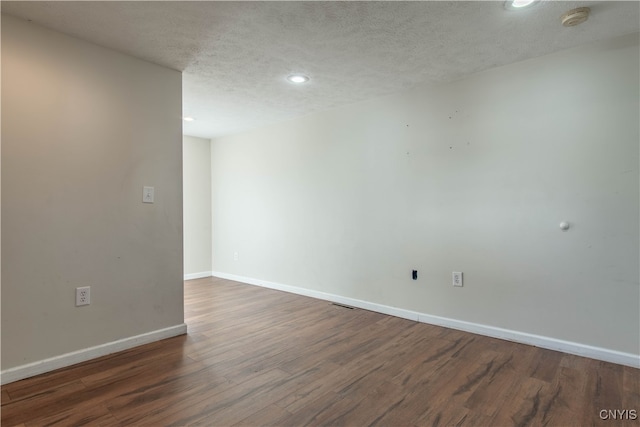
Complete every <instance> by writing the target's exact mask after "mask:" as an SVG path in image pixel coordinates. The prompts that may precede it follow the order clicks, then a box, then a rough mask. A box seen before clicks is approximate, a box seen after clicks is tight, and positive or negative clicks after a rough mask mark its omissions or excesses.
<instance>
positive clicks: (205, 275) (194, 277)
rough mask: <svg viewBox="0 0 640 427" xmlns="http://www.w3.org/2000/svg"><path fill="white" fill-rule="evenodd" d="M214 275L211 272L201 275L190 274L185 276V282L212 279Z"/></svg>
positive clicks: (201, 273) (203, 272) (204, 272)
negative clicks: (205, 278)
mask: <svg viewBox="0 0 640 427" xmlns="http://www.w3.org/2000/svg"><path fill="white" fill-rule="evenodd" d="M212 275H213V273H212V272H211V271H202V272H200V273H189V274H185V275H184V280H193V279H202V278H204V277H211V276H212Z"/></svg>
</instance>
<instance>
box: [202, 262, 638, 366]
mask: <svg viewBox="0 0 640 427" xmlns="http://www.w3.org/2000/svg"><path fill="white" fill-rule="evenodd" d="M211 275H212V276H213V277H219V278H221V279H228V280H235V281H237V282H242V283H246V284H249V285H256V286H262V287H265V288H270V289H276V290H279V291H284V292H290V293H294V294H298V295H304V296H308V297H312V298H318V299H322V300H326V301H331V302H337V303H339V304H346V305H350V306H353V307H358V308H362V309H365V310H370V311H375V312H378V313H383V314H388V315H391V316H396V317H402V318H404V319H409V320H414V321H416V322H421V323H429V324H431V325H437V326H443V327H445V328H451V329H458V330H461V331H465V332H471V333H474V334H480V335H485V336H489V337H493V338H499V339H503V340H507V341H514V342H518V343H522V344H528V345H533V346H536V347H541V348H546V349H549V350H556V351H561V352H563V353H569V354H575V355H577V356H583V357H589V358H591V359H597V360H603V361H605V362H611V363H617V364H620V365H626V366H631V367H634V368H640V355H639V354H633V353H624V352H621V351H616V350H610V349H607V348H602V347H594V346H590V345H586V344H580V343H576V342H571V341H564V340H559V339H556V338H551V337H545V336H542V335H534V334H529V333H527V332H520V331H514V330H511V329H503V328H498V327H495V326H488V325H482V324H479V323H472V322H466V321H464V320H456V319H450V318H447V317H440V316H433V315H430V314H424V313H418V312H416V311H411V310H405V309H402V308H397V307H390V306H387V305H383V304H377V303H373V302H368V301H363V300H359V299H355V298H349V297H344V296H340V295H334V294H329V293H326V292H320V291H314V290H312V289H304V288H299V287H296V286H290V285H283V284H280V283H275V282H269V281H266V280H260V279H254V278H251V277H244V276H237V275H235V274H228V273H221V272H217V271H213V272H212V274H211Z"/></svg>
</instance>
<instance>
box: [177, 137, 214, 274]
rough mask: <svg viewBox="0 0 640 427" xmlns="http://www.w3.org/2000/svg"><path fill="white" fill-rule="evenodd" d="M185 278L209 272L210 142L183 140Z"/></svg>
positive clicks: (192, 138)
mask: <svg viewBox="0 0 640 427" xmlns="http://www.w3.org/2000/svg"><path fill="white" fill-rule="evenodd" d="M182 170H183V204H184V275H185V279H192V278H196V277H207V276H210V275H211V141H210V140H208V139H202V138H196V137H193V136H185V137H184V138H183V142H182Z"/></svg>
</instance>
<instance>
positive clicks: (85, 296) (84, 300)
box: [76, 286, 91, 307]
mask: <svg viewBox="0 0 640 427" xmlns="http://www.w3.org/2000/svg"><path fill="white" fill-rule="evenodd" d="M89 304H91V286H83V287H80V288H76V307H79V306H81V305H89Z"/></svg>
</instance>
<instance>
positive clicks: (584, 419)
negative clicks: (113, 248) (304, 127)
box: [1, 279, 640, 427]
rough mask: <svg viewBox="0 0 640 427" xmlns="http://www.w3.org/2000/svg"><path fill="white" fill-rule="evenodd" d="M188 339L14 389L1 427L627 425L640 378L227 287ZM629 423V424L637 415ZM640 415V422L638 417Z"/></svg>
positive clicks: (189, 311) (204, 294)
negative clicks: (604, 413) (615, 414)
mask: <svg viewBox="0 0 640 427" xmlns="http://www.w3.org/2000/svg"><path fill="white" fill-rule="evenodd" d="M185 313H186V321H187V324H188V326H189V334H188V335H186V336H181V337H175V338H171V339H167V340H164V341H161V342H157V343H152V344H149V345H145V346H142V347H138V348H136V349H132V350H128V351H124V352H121V353H117V354H113V355H110V356H105V357H102V358H99V359H96V360H93V361H90V362H86V363H82V364H79V365H76V366H73V367H70V368H66V369H61V370H58V371H54V372H51V373H48V374H44V375H40V376H38V377H34V378H30V379H27V380H23V381H18V382H15V383H12V384H8V385H6V386H3V387H2V389H1V390H2V426H3V427H8V426H14V425H25V426H43V425H64V426H71V425H91V426H125V425H152V426H165V425H204V426H232V425H238V426H260V425H272V426H303V425H332V426H340V425H349V426H366V425H380V426H431V425H434V426H435V425H439V426H445V425H446V426H448V425H468V426H514V425H515V426H524V425H530V426H543V425H549V426H591V425H602V426H619V425H635V426H637V425H638V420H635V421H632V420H628V421H613V420H606V421H604V420H601V419H600V417H599V412H600V410H602V409H613V410H615V409H618V410H624V409H627V410H635V411H637V412H640V370H638V369H634V368H629V367H623V366H620V365H614V364H610V363H605V362H599V361H596V360H591V359H586V358H581V357H577V356H571V355H567V354H563V353H558V352H554V351H549V350H543V349H539V348H535V347H531V346H526V345H521V344H515V343H510V342H506V341H501V340H497V339H492V338H486V337H482V336H478V335H473V334H468V333H464V332H459V331H455V330H450V329H445V328H440V327H436V326H430V325H426V324H420V323H416V322H412V321H409V320H404V319H399V318H395V317H390V316H385V315H382V314H377V313H373V312H370V311H365V310H359V309H353V310H351V309H347V308H343V307H337V306H334V305H331V304H329V303H327V302H325V301H319V300H314V299H311V298H306V297H301V296H297V295H291V294H286V293H282V292H278V291H273V290H268V289H262V288H257V287H253V286H248V285H243V284H239V283H235V282H230V281H226V280H221V279H200V280H193V281H189V282H186V283H185ZM628 414H629V413H628ZM638 415H639V416H640V414H638Z"/></svg>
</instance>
